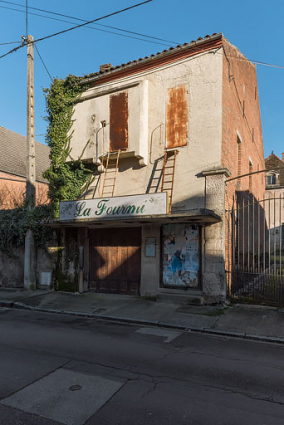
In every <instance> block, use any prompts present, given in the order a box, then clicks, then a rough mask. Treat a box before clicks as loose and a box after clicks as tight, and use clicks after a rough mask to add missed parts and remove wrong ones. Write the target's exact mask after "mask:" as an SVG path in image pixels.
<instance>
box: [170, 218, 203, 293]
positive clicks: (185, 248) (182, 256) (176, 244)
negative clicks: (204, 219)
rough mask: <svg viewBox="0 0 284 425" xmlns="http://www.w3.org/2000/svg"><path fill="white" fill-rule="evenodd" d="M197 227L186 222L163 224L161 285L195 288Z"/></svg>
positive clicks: (197, 258) (197, 265)
mask: <svg viewBox="0 0 284 425" xmlns="http://www.w3.org/2000/svg"><path fill="white" fill-rule="evenodd" d="M198 271H199V227H198V226H195V225H191V226H190V225H188V224H180V223H178V224H166V225H165V226H163V285H164V286H171V287H175V286H176V287H183V288H197V287H198Z"/></svg>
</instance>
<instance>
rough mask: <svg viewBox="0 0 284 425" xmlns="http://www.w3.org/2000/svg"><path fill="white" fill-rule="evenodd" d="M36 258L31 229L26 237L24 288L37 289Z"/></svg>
mask: <svg viewBox="0 0 284 425" xmlns="http://www.w3.org/2000/svg"><path fill="white" fill-rule="evenodd" d="M35 263H36V259H35V246H34V237H33V232H32V231H31V230H30V229H29V230H28V231H27V233H26V237H25V259H24V288H25V289H28V290H35V289H36V273H35V270H36V266H35Z"/></svg>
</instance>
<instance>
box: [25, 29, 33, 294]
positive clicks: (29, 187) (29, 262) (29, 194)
mask: <svg viewBox="0 0 284 425" xmlns="http://www.w3.org/2000/svg"><path fill="white" fill-rule="evenodd" d="M25 42H26V44H27V67H28V69H27V181H26V202H27V205H28V209H29V210H33V209H34V207H35V192H36V191H35V181H36V179H35V127H34V46H33V37H32V36H31V35H28V36H27V38H26V40H25ZM24 288H25V289H36V273H35V246H34V238H33V232H32V230H31V229H28V230H27V233H26V237H25V260H24Z"/></svg>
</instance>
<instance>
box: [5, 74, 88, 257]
mask: <svg viewBox="0 0 284 425" xmlns="http://www.w3.org/2000/svg"><path fill="white" fill-rule="evenodd" d="M79 81H80V78H78V77H75V76H72V75H69V76H68V77H67V78H66V79H54V80H53V83H52V85H51V87H50V88H48V89H44V93H45V96H46V106H47V120H48V122H49V126H48V132H47V137H46V140H47V143H48V145H49V146H50V159H51V166H50V168H49V169H48V170H46V171H45V172H44V174H43V176H44V177H45V178H46V179H47V180H48V181H49V198H50V201H51V203H50V204H49V205H40V206H37V207H35V208H34V209H30V208H28V205H27V203H25V202H24V203H23V204H22V205H18V206H16V208H14V209H10V210H0V251H1V252H4V253H6V254H7V255H9V256H11V257H15V255H14V252H13V248H14V247H17V246H23V245H24V241H25V234H26V232H27V230H28V229H31V230H32V231H33V235H34V240H35V244H36V245H37V246H43V247H44V246H45V245H46V242H47V241H48V240H49V239H50V238H51V236H52V229H51V228H50V227H48V226H44V225H42V224H43V223H44V222H45V221H48V220H49V219H52V218H54V217H58V211H59V202H60V201H67V200H73V199H77V198H78V197H79V196H80V195H81V194H82V193H83V192H84V191H85V190H86V189H87V188H88V186H89V184H90V183H91V181H92V179H93V174H92V171H91V170H89V169H87V168H86V167H85V165H84V164H83V162H82V160H81V157H82V155H83V152H84V150H83V152H82V154H81V157H80V158H77V159H73V158H72V152H71V148H70V142H71V138H72V130H71V129H72V116H73V101H74V99H75V98H76V97H77V96H79V95H80V93H82V92H83V91H84V90H86V86H84V87H82V86H81V85H79ZM87 143H88V142H87ZM86 146H87V144H86ZM86 146H85V148H86Z"/></svg>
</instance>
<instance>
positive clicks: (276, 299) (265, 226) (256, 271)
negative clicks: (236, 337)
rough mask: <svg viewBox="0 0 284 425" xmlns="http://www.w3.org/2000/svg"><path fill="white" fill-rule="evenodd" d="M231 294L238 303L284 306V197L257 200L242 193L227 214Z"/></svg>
mask: <svg viewBox="0 0 284 425" xmlns="http://www.w3.org/2000/svg"><path fill="white" fill-rule="evenodd" d="M226 219H227V223H226V242H227V249H226V270H227V290H228V295H229V296H230V297H231V298H232V299H235V300H238V301H248V302H259V303H265V304H277V305H284V197H283V194H282V193H281V192H280V193H279V196H278V195H277V196H276V194H274V196H273V197H271V196H267V197H266V198H265V199H262V200H256V199H255V198H254V197H253V196H252V195H251V194H250V193H248V192H239V193H237V196H236V201H235V205H233V207H232V209H230V210H229V211H227V216H226Z"/></svg>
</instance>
